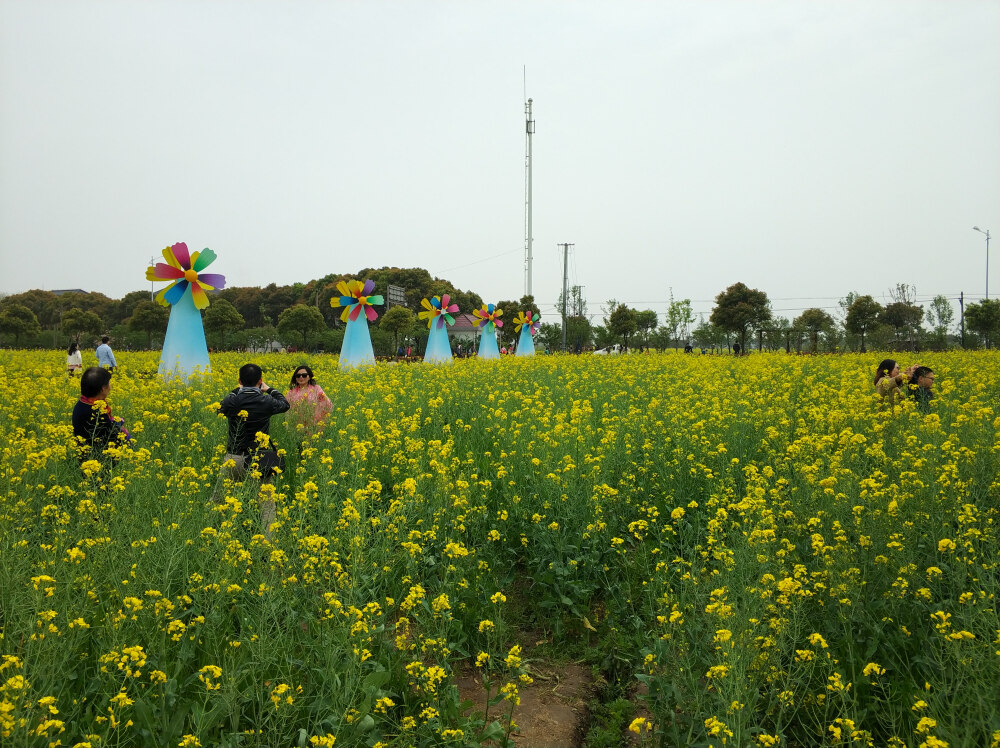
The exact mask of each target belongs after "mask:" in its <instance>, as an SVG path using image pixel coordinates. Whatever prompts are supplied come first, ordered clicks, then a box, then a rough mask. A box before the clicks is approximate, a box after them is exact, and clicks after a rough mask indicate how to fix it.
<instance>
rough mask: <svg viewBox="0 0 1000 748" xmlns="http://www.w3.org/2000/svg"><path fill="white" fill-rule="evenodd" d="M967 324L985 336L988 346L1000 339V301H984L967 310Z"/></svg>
mask: <svg viewBox="0 0 1000 748" xmlns="http://www.w3.org/2000/svg"><path fill="white" fill-rule="evenodd" d="M965 323H966V324H967V325H968V326H969V329H970V330H972V331H973V332H975V333H978V334H979V335H982V336H983V339H984V340H985V341H986V346H987V347H989V345H990V341H993V340H997V339H998V338H1000V299H983V300H982V301H980V302H979V303H978V304H969V306H967V307H966V308H965Z"/></svg>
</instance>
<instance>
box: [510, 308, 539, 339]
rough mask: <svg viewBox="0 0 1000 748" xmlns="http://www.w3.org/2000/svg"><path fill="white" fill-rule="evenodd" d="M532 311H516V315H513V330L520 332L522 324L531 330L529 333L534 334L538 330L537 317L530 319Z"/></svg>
mask: <svg viewBox="0 0 1000 748" xmlns="http://www.w3.org/2000/svg"><path fill="white" fill-rule="evenodd" d="M532 316H533V313H532V312H530V311H529V312H518V313H517V316H516V317H514V332H520V331H521V328H522V327H523V326H524V325H527V326H528V329H529V330H531V334H532V335H534V334H535V333H536V332H538V319H532Z"/></svg>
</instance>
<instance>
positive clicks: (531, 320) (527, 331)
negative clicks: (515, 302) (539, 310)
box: [514, 311, 538, 356]
mask: <svg viewBox="0 0 1000 748" xmlns="http://www.w3.org/2000/svg"><path fill="white" fill-rule="evenodd" d="M518 330H520V331H521V336H520V337H519V338H518V339H517V355H518V356H534V355H535V341H534V340H532V336H534V334H535V333H537V332H538V317H537V316H536V315H535V314H534V313H533V312H531V311H528V312H518V313H517V316H516V317H514V331H515V332H516V331H518Z"/></svg>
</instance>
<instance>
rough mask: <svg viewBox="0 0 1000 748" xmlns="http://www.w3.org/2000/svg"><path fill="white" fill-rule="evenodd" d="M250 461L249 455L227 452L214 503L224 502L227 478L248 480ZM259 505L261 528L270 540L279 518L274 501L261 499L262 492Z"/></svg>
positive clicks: (216, 484) (238, 480)
mask: <svg viewBox="0 0 1000 748" xmlns="http://www.w3.org/2000/svg"><path fill="white" fill-rule="evenodd" d="M230 460H232V462H233V465H232V466H231V467H230V466H228V463H229V461H230ZM249 462H250V460H249V458H248V457H247V455H234V454H229V453H228V452H227V453H226V456H225V457H224V458H223V460H222V469H221V470H220V471H219V478H218V480H217V481H216V482H215V490H214V491H213V492H212V501H213V502H214V503H216V504H221V503H222V494H223V492H224V489H225V483H226V481H227V480H230V481H234V482H242V481H245V480H246V477H247V475H248V474H249V472H250V464H249ZM262 482H263V483H270V482H271V479H270V477H268V478H265V479H264V480H263V481H262ZM257 505H258V506H259V507H260V525H261V529H262V530H263V531H264V537H266V538H267V539H268V540H270V539H271V525H272V524H274V520H275V519H276V518H277V513H276V511H275V507H274V501H272V500H270V499H261V498H260V494H258V495H257Z"/></svg>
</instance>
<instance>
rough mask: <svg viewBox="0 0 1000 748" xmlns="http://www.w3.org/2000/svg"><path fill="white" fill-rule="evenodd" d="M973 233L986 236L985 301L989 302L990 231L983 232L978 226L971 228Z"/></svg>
mask: <svg viewBox="0 0 1000 748" xmlns="http://www.w3.org/2000/svg"><path fill="white" fill-rule="evenodd" d="M972 230H973V231H978V232H979V233H980V234H986V300H987V301H989V300H990V230H989V229H986V231H983V230H982V229H981V228H979V227H978V226H973V227H972Z"/></svg>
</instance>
